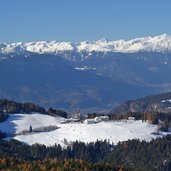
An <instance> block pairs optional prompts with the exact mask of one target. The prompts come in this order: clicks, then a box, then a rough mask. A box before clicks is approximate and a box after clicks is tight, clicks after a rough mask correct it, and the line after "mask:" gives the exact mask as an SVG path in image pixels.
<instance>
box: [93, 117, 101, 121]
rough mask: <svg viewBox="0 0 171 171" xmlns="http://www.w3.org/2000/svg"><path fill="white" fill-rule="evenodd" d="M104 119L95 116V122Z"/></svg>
mask: <svg viewBox="0 0 171 171" xmlns="http://www.w3.org/2000/svg"><path fill="white" fill-rule="evenodd" d="M101 121H102V120H101V118H100V117H95V118H94V122H101Z"/></svg>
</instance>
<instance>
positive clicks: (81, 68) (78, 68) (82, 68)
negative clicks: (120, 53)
mask: <svg viewBox="0 0 171 171" xmlns="http://www.w3.org/2000/svg"><path fill="white" fill-rule="evenodd" d="M75 69H76V70H81V71H85V70H96V68H94V67H88V66H84V67H75Z"/></svg>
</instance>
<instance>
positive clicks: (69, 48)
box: [0, 34, 171, 54]
mask: <svg viewBox="0 0 171 171" xmlns="http://www.w3.org/2000/svg"><path fill="white" fill-rule="evenodd" d="M25 51H29V52H35V53H39V54H43V53H48V54H58V53H61V52H79V53H81V52H89V53H91V52H123V53H134V52H140V51H143V52H171V36H169V35H166V34H163V35H159V36H155V37H144V38H136V39H132V40H128V41H125V40H123V39H121V40H117V41H112V40H107V39H104V38H103V39H100V40H97V41H92V42H90V41H83V42H79V43H72V42H57V41H37V42H28V43H23V42H17V43H11V44H10V43H1V44H0V53H11V52H12V53H21V52H25Z"/></svg>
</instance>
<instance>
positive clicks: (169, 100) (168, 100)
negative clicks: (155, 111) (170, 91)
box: [161, 99, 171, 103]
mask: <svg viewBox="0 0 171 171" xmlns="http://www.w3.org/2000/svg"><path fill="white" fill-rule="evenodd" d="M161 102H162V103H164V102H169V103H171V99H166V100H162V101H161Z"/></svg>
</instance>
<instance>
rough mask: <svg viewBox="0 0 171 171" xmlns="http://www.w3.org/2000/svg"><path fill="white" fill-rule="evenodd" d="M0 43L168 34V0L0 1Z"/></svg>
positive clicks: (170, 29) (170, 31)
mask: <svg viewBox="0 0 171 171" xmlns="http://www.w3.org/2000/svg"><path fill="white" fill-rule="evenodd" d="M0 23H1V24H0V42H16V41H33V40H35V41H37V40H58V41H73V42H77V41H82V40H97V39H100V38H103V37H105V38H108V39H121V38H123V39H131V38H136V37H142V36H149V35H152V36H154V35H159V34H163V33H166V34H170V35H171V0H28V1H26V0H2V1H1V2H0Z"/></svg>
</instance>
